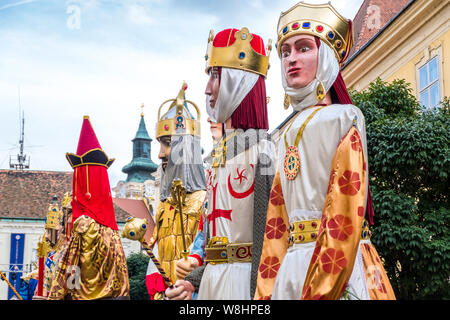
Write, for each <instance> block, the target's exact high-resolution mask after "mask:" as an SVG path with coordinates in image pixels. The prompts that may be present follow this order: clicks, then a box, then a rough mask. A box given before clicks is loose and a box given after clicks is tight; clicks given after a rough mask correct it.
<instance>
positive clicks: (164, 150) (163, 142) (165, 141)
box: [158, 136, 171, 170]
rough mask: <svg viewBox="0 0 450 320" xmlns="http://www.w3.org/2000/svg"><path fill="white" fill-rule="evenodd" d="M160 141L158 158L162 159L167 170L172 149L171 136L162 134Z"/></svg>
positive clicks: (163, 166)
mask: <svg viewBox="0 0 450 320" xmlns="http://www.w3.org/2000/svg"><path fill="white" fill-rule="evenodd" d="M158 141H159V146H160V147H159V154H158V158H159V159H160V160H161V161H162V168H163V170H166V167H167V162H168V161H169V155H170V150H171V137H170V136H162V137H160V138H159V139H158Z"/></svg>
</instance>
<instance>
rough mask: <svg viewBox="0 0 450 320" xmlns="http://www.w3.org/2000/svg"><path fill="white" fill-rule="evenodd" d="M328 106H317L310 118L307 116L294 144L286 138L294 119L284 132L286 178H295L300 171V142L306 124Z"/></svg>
mask: <svg viewBox="0 0 450 320" xmlns="http://www.w3.org/2000/svg"><path fill="white" fill-rule="evenodd" d="M325 107H326V106H323V107H320V108H317V109H316V110H314V111H313V112H312V113H311V114H310V115H309V116H308V118H306V120H305V122H303V124H302V125H301V126H300V128H299V129H298V131H297V134H296V136H295V140H294V144H293V145H291V146H290V145H289V144H288V143H287V140H286V134H287V133H288V132H289V130H290V129H291V127H292V125H293V124H294V121H292V123H291V125H290V126H289V128H288V129H287V130H286V133H285V134H284V144H285V146H286V154H285V156H284V174H285V175H286V178H287V179H288V180H294V179H295V178H296V177H297V175H298V172H299V171H300V154H299V152H298V147H297V146H298V144H299V143H300V140H301V139H302V136H303V131H305V128H306V125H307V124H308V122H309V121H310V120H311V119H312V118H313V117H314V115H315V114H316V113H317V112H319V110H320V109H322V108H325Z"/></svg>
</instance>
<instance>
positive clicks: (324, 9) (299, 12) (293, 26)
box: [276, 2, 353, 63]
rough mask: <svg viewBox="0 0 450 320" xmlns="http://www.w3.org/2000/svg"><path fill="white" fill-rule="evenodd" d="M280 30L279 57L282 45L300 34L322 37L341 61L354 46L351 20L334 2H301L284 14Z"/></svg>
mask: <svg viewBox="0 0 450 320" xmlns="http://www.w3.org/2000/svg"><path fill="white" fill-rule="evenodd" d="M277 33H278V40H277V45H276V47H277V51H278V56H281V51H280V49H281V44H282V43H283V42H284V41H285V40H286V39H288V38H290V37H292V36H294V35H298V34H309V35H313V36H318V37H319V38H320V39H321V40H322V41H324V42H325V43H326V44H327V45H328V46H330V48H332V49H333V50H334V53H335V54H336V58H337V60H338V61H339V63H343V62H344V61H345V59H347V57H348V54H349V52H350V49H351V47H352V46H353V30H352V28H351V22H350V21H349V20H347V19H346V18H344V17H343V16H341V15H340V14H339V13H338V12H337V11H336V9H334V8H333V6H332V5H331V4H330V3H326V4H308V3H302V2H299V3H297V4H296V5H295V6H293V7H292V8H290V9H289V10H287V11H285V12H282V13H281V15H280V19H279V20H278V27H277Z"/></svg>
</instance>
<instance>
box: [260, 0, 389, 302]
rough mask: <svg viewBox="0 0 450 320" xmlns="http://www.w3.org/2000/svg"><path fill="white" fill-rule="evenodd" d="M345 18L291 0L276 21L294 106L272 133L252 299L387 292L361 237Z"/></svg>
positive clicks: (363, 225) (363, 168)
mask: <svg viewBox="0 0 450 320" xmlns="http://www.w3.org/2000/svg"><path fill="white" fill-rule="evenodd" d="M351 26H352V24H351V21H350V20H347V19H345V18H343V17H342V16H341V15H340V14H339V13H338V12H337V11H336V10H335V9H334V8H333V7H332V6H331V5H330V4H323V5H311V4H306V3H298V4H296V5H295V6H293V7H292V8H290V9H289V10H287V11H286V12H283V13H282V14H281V16H280V19H279V22H278V29H277V32H278V42H277V50H278V54H279V56H280V58H281V69H282V82H283V87H284V89H285V92H286V94H287V96H288V97H289V100H290V105H291V106H292V107H293V109H294V110H295V111H297V114H296V116H295V118H294V120H293V121H292V123H291V124H290V125H289V126H288V127H287V129H286V130H285V132H283V133H282V134H281V138H280V141H279V145H278V159H279V160H278V168H277V173H276V175H275V178H274V181H273V186H272V191H271V199H270V203H269V208H268V212H267V223H266V226H267V227H266V233H265V236H264V246H263V252H262V256H261V261H260V267H259V273H258V286H257V290H256V295H255V298H256V299H341V298H346V297H349V298H354V299H394V298H395V296H394V292H393V290H392V287H391V285H390V282H389V280H388V278H387V276H386V272H385V270H384V268H383V265H382V263H381V261H380V258H379V256H378V254H377V251H376V250H375V247H374V246H373V245H372V244H371V242H370V232H369V231H368V221H369V222H370V223H372V218H373V209H372V210H371V198H370V191H369V188H368V182H369V179H368V160H367V146H366V128H365V123H364V116H363V114H362V113H361V111H360V110H359V109H358V108H357V107H356V106H354V105H353V104H352V101H351V99H350V96H349V94H348V91H347V89H346V87H345V84H344V82H343V79H342V76H341V74H340V67H339V65H340V64H342V63H343V62H344V61H345V59H346V58H347V56H348V52H349V51H350V48H351V46H352V27H351Z"/></svg>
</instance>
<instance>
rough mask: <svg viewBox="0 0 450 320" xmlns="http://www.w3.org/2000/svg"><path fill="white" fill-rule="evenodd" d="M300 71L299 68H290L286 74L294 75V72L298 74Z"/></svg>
mask: <svg viewBox="0 0 450 320" xmlns="http://www.w3.org/2000/svg"><path fill="white" fill-rule="evenodd" d="M299 71H300V68H291V69H289V70H288V72H287V73H288V74H292V73H296V72H299Z"/></svg>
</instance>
